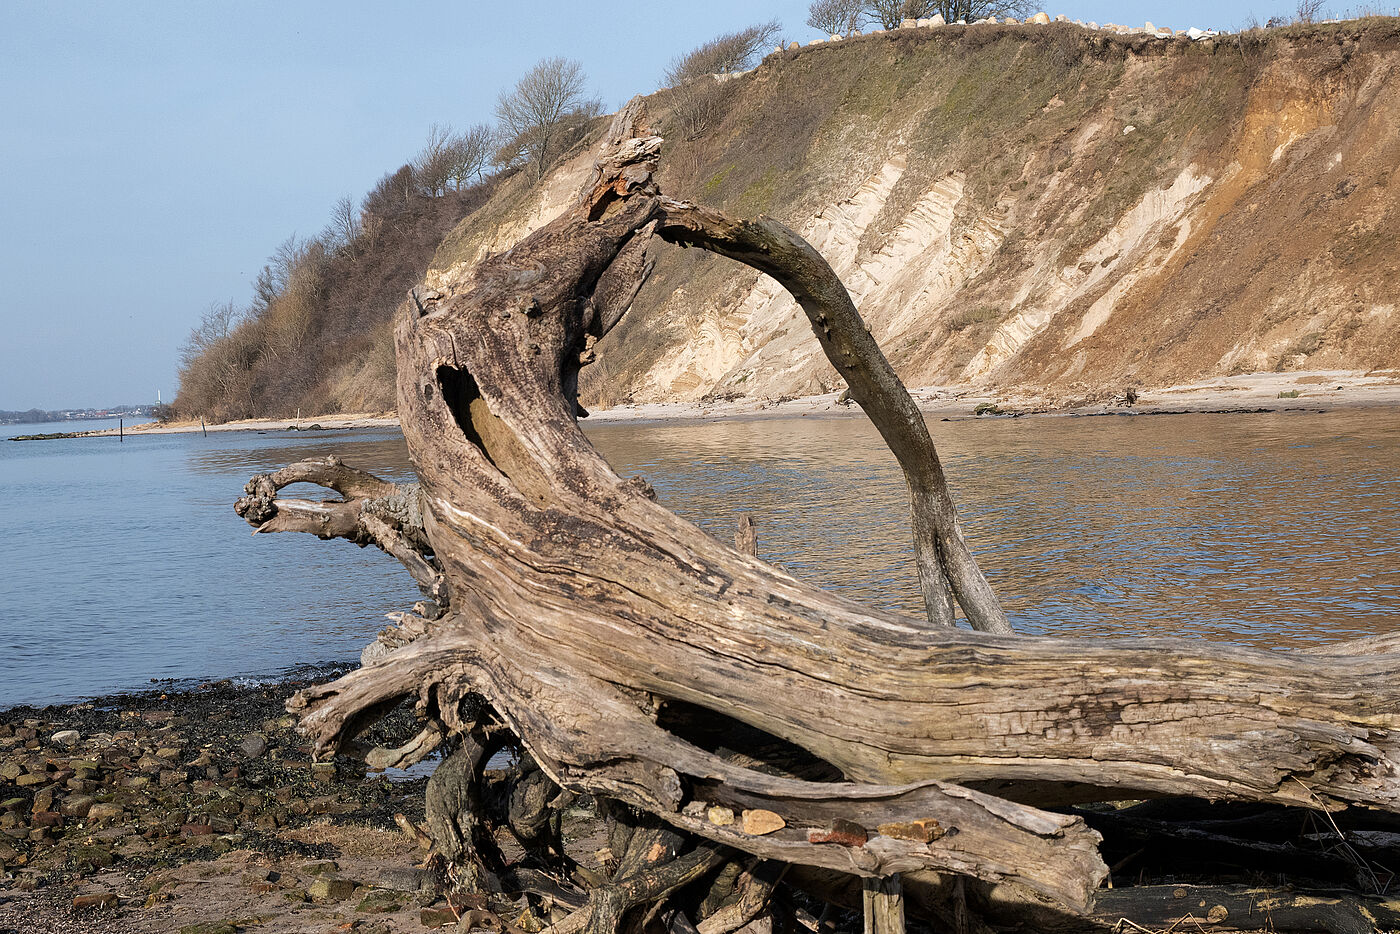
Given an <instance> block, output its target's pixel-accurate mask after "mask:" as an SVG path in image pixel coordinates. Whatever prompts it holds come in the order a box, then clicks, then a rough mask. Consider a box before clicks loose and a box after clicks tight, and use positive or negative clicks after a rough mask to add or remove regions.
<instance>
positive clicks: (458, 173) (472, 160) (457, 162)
mask: <svg viewBox="0 0 1400 934" xmlns="http://www.w3.org/2000/svg"><path fill="white" fill-rule="evenodd" d="M491 141H492V133H491V128H490V127H489V126H487V125H486V124H484V123H478V124H476V125H475V126H472V127H470V128H468V129H467V131H466V132H465V133H462V134H461V135H460V136H456V137H454V138H453V140H452V147H451V153H452V159H451V165H450V167H449V172H448V178H450V179H451V180H452V184H453V186H454V187H455V188H457V189H461V188H462V187H463V186H464V185H465V184H466V183H467V182H469V181H471V180H472V179H474V178H475V179H479V178H480V177H481V172H482V170H483V169H485V168H486V162H487V160H488V159H489V158H490V155H491Z"/></svg>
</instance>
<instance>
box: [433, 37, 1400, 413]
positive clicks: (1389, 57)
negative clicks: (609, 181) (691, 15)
mask: <svg viewBox="0 0 1400 934" xmlns="http://www.w3.org/2000/svg"><path fill="white" fill-rule="evenodd" d="M1397 71H1400V22H1397V21H1396V20H1394V19H1388V18H1371V19H1367V20H1360V21H1352V22H1347V23H1338V24H1325V25H1316V26H1298V27H1291V28H1287V29H1275V30H1256V31H1252V32H1249V33H1244V34H1241V35H1229V36H1220V37H1214V38H1209V39H1205V40H1203V41H1192V40H1191V39H1188V38H1186V37H1172V38H1156V37H1154V36H1152V35H1144V34H1131V35H1118V34H1113V33H1108V32H1103V31H1094V30H1088V29H1084V28H1081V27H1078V26H1075V25H1073V24H1067V23H1056V24H1051V25H986V24H984V25H976V26H968V27H959V26H943V27H937V28H916V29H900V30H893V31H890V32H885V33H880V34H874V35H866V36H859V37H855V38H850V39H845V40H843V41H840V42H827V43H822V44H820V45H814V46H807V47H802V48H798V49H789V50H785V51H782V52H775V53H773V54H771V55H769V56H768V57H767V58H766V59H765V60H764V61H763V63H762V64H761V65H760V66H759V67H758V68H756V69H755V70H753V71H751V72H749V73H746V74H743V75H740V76H738V77H734V78H733V79H732V80H727V81H725V82H723V83H719V82H716V83H715V85H714V87H713V88H705V89H704V93H705V98H704V99H703V101H702V103H703V104H704V105H705V108H706V109H705V111H704V112H703V114H701V116H703V117H704V118H705V119H704V120H703V125H702V121H701V120H699V119H697V115H696V101H695V94H694V93H693V91H694V89H691V93H686V92H685V89H681V90H679V91H678V90H667V91H661V92H658V93H656V94H654V95H652V96H651V97H649V98H648V99H647V105H648V112H649V116H650V120H651V124H652V129H653V131H654V132H656V133H658V134H659V135H662V136H664V137H666V140H667V144H666V148H665V151H664V154H663V161H662V171H661V183H662V185H663V189H664V190H665V191H667V193H669V194H673V195H676V196H679V197H685V198H690V199H694V200H696V201H699V202H701V203H706V204H710V205H713V206H716V207H720V208H723V209H724V210H726V211H729V212H731V213H733V214H736V215H739V216H754V215H757V214H760V213H766V214H769V215H772V216H774V217H777V218H778V219H780V220H782V221H783V222H784V223H786V224H788V225H789V226H791V227H793V228H794V229H796V230H798V231H799V232H800V233H802V234H803V235H804V236H805V237H806V238H807V239H809V240H810V241H811V242H812V243H813V245H814V246H816V247H817V248H818V249H819V250H821V251H822V253H823V254H824V255H825V256H826V257H827V258H828V260H829V261H830V262H831V263H832V265H833V266H834V267H835V268H836V270H837V272H838V273H839V274H840V275H841V276H842V278H843V279H844V280H845V282H846V283H847V285H848V287H849V288H850V290H851V292H852V294H853V296H854V297H855V300H856V303H857V305H858V306H859V308H860V310H861V312H862V314H863V315H864V317H865V318H866V321H867V322H868V324H869V325H870V327H871V329H872V331H873V333H874V334H875V336H876V337H877V338H878V339H879V340H880V342H881V344H882V345H883V346H884V348H885V349H886V352H887V353H888V354H889V356H890V357H891V359H892V361H893V362H894V364H895V366H896V368H897V369H898V371H899V373H900V375H901V376H902V377H903V378H904V379H905V380H906V381H907V382H909V383H910V384H911V385H917V386H949V387H975V388H978V389H979V390H984V391H985V390H993V391H1014V390H1020V391H1028V392H1034V393H1038V394H1041V395H1042V396H1044V397H1048V398H1052V399H1054V398H1059V399H1062V400H1084V399H1093V398H1104V397H1106V396H1108V395H1110V394H1112V393H1115V392H1120V391H1122V390H1123V389H1125V388H1128V387H1152V386H1165V385H1171V384H1177V383H1182V382H1187V381H1192V380H1200V379H1209V378H1212V377H1222V376H1228V375H1233V374H1241V373H1249V372H1259V371H1291V370H1349V371H1361V372H1368V373H1372V374H1376V375H1386V371H1388V370H1390V369H1391V368H1397V367H1400V328H1397V327H1396V320H1397V319H1396V301H1397V292H1400V260H1398V259H1397V256H1396V250H1395V247H1394V244H1395V243H1397V242H1400V178H1398V177H1397V174H1396V166H1397V165H1400V80H1397ZM591 161H592V155H591V149H589V148H587V147H580V148H578V149H577V150H575V152H574V153H573V154H572V155H571V156H570V157H569V158H568V159H566V160H565V161H564V162H562V163H561V164H559V165H557V166H556V168H555V169H554V171H553V172H552V173H551V174H550V175H549V176H548V177H547V178H546V179H545V181H544V182H543V183H542V184H540V185H534V186H531V185H529V184H528V179H526V178H524V177H523V176H517V177H516V178H514V179H511V180H510V181H509V182H508V183H506V184H503V185H501V186H499V188H498V189H497V191H496V192H495V194H494V195H493V198H492V200H491V201H490V202H488V203H487V204H486V205H484V206H483V207H482V208H481V209H480V210H478V211H476V212H474V213H473V214H471V215H470V216H468V217H467V218H466V219H464V220H463V221H462V223H461V224H459V225H458V227H457V228H456V229H455V230H453V231H452V233H451V234H449V235H448V236H447V238H446V239H445V240H444V241H443V243H442V245H441V246H440V247H439V248H438V250H437V254H436V256H435V258H434V259H433V262H432V264H431V268H430V270H429V272H428V275H427V283H428V285H429V286H430V287H439V288H440V287H442V286H444V285H448V284H450V283H451V282H452V281H453V280H454V279H455V278H457V277H458V276H461V275H462V274H463V273H464V272H465V270H467V269H468V268H470V266H471V265H472V264H473V263H474V262H475V261H476V260H478V259H479V258H480V257H482V256H484V255H485V254H486V253H488V252H494V251H498V250H501V249H505V248H508V247H509V246H510V245H511V244H512V243H514V242H516V241H517V240H518V239H519V238H521V237H523V236H524V235H525V234H527V233H528V232H530V231H531V230H533V229H536V228H538V227H539V226H541V225H543V224H544V223H546V222H547V221H548V220H550V219H551V218H552V217H554V216H556V215H557V214H558V213H560V212H561V211H562V210H563V209H564V208H565V207H566V206H567V205H568V204H569V203H570V201H571V198H572V196H573V193H574V192H575V191H576V190H577V188H578V186H579V184H580V183H581V182H582V180H583V178H584V177H585V176H586V173H587V171H588V169H589V168H590V166H591ZM656 253H657V255H658V258H659V262H658V264H657V268H656V271H655V273H654V275H653V277H652V279H651V281H650V282H649V283H648V284H647V286H646V287H645V288H644V289H643V291H642V292H641V294H640V295H639V296H638V298H637V300H636V302H635V304H634V306H633V308H632V311H631V312H630V314H629V315H628V316H627V318H626V319H624V321H623V323H622V324H621V325H620V326H619V327H618V328H617V329H616V330H615V331H614V332H613V333H612V334H611V335H609V337H608V338H607V339H606V340H604V341H603V342H602V343H601V344H600V345H599V347H598V351H599V361H598V363H596V364H595V365H593V366H591V367H589V368H588V369H586V370H585V371H584V374H583V385H582V395H583V400H584V402H585V404H588V405H595V406H603V407H606V406H610V405H615V404H619V403H622V402H628V401H635V402H648V401H666V400H694V399H700V398H707V397H708V398H715V397H720V398H779V397H783V396H797V395H804V394H811V393H820V392H828V391H832V390H834V389H838V388H840V387H841V386H842V383H841V382H840V381H839V379H838V377H837V376H836V374H835V372H834V371H833V370H832V369H831V368H830V366H829V365H828V364H827V363H826V361H825V360H824V358H823V357H822V355H821V353H820V351H819V350H818V348H817V345H816V342H815V341H814V340H813V338H812V335H811V334H810V332H809V329H808V327H807V325H806V322H805V321H804V320H803V319H802V316H801V313H800V311H799V310H798V309H797V307H796V305H795V304H794V303H793V302H792V300H791V299H790V298H789V297H788V296H787V295H786V294H785V293H782V292H781V290H779V289H778V288H777V287H776V285H775V284H774V283H773V282H772V281H771V280H768V279H766V278H764V277H761V276H759V275H757V274H755V273H752V272H747V271H738V270H736V269H735V268H734V267H733V266H732V264H725V263H723V262H722V261H718V260H716V259H714V258H713V257H709V256H705V255H701V254H700V253H699V252H698V251H680V250H675V249H672V248H668V247H665V246H661V245H658V248H657V250H656Z"/></svg>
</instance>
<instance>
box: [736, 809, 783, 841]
mask: <svg viewBox="0 0 1400 934" xmlns="http://www.w3.org/2000/svg"><path fill="white" fill-rule="evenodd" d="M786 826H787V821H785V820H783V819H782V817H781V816H779V815H778V814H775V813H773V812H772V811H766V810H764V809H763V808H754V809H753V810H750V811H745V812H744V817H743V830H744V833H746V834H748V835H750V836H753V837H761V836H763V835H765V834H770V833H774V832H775V831H779V830H782V829H783V828H784V827H786Z"/></svg>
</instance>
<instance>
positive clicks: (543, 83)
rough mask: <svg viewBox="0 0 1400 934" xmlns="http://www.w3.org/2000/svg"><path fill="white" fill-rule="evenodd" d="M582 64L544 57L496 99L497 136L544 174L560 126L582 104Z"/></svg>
mask: <svg viewBox="0 0 1400 934" xmlns="http://www.w3.org/2000/svg"><path fill="white" fill-rule="evenodd" d="M585 80H586V79H585V78H584V74H583V66H582V65H580V64H579V63H578V62H575V61H571V60H569V59H566V58H559V57H555V58H546V59H544V60H542V61H541V62H540V63H539V64H537V65H535V67H534V68H531V69H530V70H529V71H527V72H526V73H525V76H524V77H523V78H521V79H520V80H519V81H518V82H516V85H515V87H514V88H512V89H511V90H510V91H506V92H503V93H502V94H501V96H500V99H499V100H497V102H496V120H497V121H498V123H499V125H500V130H501V135H502V136H503V137H504V138H505V139H507V140H510V141H512V144H513V145H515V146H516V147H517V149H516V152H517V153H518V154H519V157H521V158H525V159H527V160H528V161H529V162H530V164H531V165H533V166H534V169H535V180H536V181H539V180H540V179H541V178H543V177H544V171H545V169H546V168H547V167H548V165H549V160H550V159H551V158H552V157H553V156H555V155H556V154H557V153H556V148H557V147H556V143H557V142H558V138H559V133H560V129H561V128H562V126H563V125H564V124H565V123H566V122H567V121H568V120H569V118H570V117H573V116H575V115H576V113H577V111H578V110H579V108H580V107H581V106H582V105H584V104H585V103H586V101H585V100H584V97H583V87H584V82H585Z"/></svg>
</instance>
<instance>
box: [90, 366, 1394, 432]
mask: <svg viewBox="0 0 1400 934" xmlns="http://www.w3.org/2000/svg"><path fill="white" fill-rule="evenodd" d="M909 392H910V395H911V396H912V397H913V398H914V402H915V403H916V404H917V405H918V406H919V409H920V410H921V411H923V412H925V413H926V414H927V415H928V416H929V417H931V418H947V419H959V418H982V417H1022V416H1027V415H1040V416H1061V417H1066V416H1069V417H1073V416H1079V417H1083V416H1093V415H1176V414H1188V413H1225V412H1287V411H1307V412H1325V411H1332V410H1340V409H1354V408H1371V407H1392V406H1400V370H1380V371H1373V372H1370V373H1359V372H1353V371H1347V370H1313V371H1299V372H1290V373H1246V374H1241V375H1239V376H1228V377H1221V378H1218V379H1208V380H1202V381H1200V382H1196V383H1183V384H1180V385H1176V386H1165V387H1160V388H1155V389H1150V388H1143V389H1135V390H1134V392H1135V393H1136V397H1135V398H1134V399H1132V400H1131V401H1130V400H1129V398H1128V394H1127V390H1126V389H1125V390H1119V391H1109V390H1102V389H1091V388H1088V387H1084V388H1071V389H1067V390H1061V391H1055V392H1047V391H1037V390H1031V389H1008V390H995V389H987V388H978V387H965V386H924V387H919V388H914V389H910V391H909ZM839 396H840V394H839V393H835V392H830V393H824V394H822V395H816V396H803V397H801V398H796V399H778V400H774V399H728V400H723V399H719V400H709V401H691V402H644V403H637V404H633V405H621V406H617V407H614V408H611V409H596V410H592V411H591V412H590V413H589V416H588V418H587V420H586V421H585V425H600V424H615V423H627V422H705V421H712V420H719V419H733V418H740V419H761V418H802V417H808V416H812V417H832V418H839V417H846V416H858V415H860V414H861V410H860V407H859V406H857V405H853V404H844V405H843V404H841V403H840V402H838V401H837V400H838V398H839ZM979 409H980V410H981V411H980V412H979ZM397 426H398V417H397V416H396V415H394V414H393V413H390V412H379V413H356V414H348V415H320V416H314V417H305V418H301V419H275V418H258V419H247V420H243V421H234V422H225V423H223V424H220V425H204V426H201V425H200V423H199V422H170V423H167V424H160V423H157V422H150V423H146V424H141V425H132V426H128V427H127V428H126V429H125V430H126V431H127V432H129V433H131V434H167V433H176V432H198V431H207V432H219V431H347V430H354V429H372V428H394V427H397ZM116 433H117V429H115V428H112V429H104V430H102V431H95V432H87V433H86V434H87V435H90V436H93V437H98V436H103V435H115V434H116Z"/></svg>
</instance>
